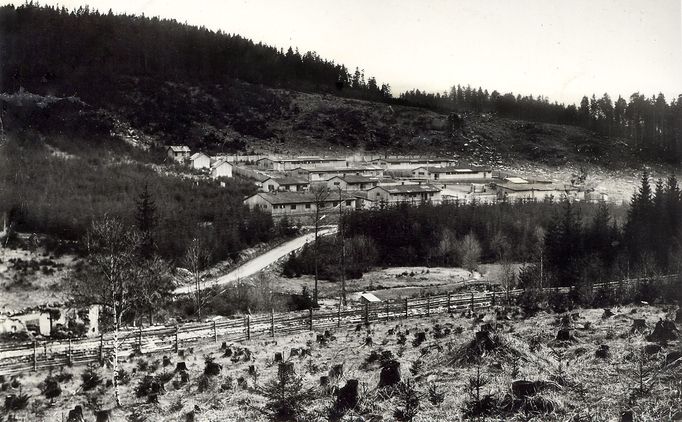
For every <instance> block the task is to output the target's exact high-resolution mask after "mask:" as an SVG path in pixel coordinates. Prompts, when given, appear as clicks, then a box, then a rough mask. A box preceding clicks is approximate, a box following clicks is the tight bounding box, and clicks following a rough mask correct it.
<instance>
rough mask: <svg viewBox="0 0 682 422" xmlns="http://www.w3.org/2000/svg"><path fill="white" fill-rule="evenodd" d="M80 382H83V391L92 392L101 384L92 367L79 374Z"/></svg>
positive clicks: (100, 378)
mask: <svg viewBox="0 0 682 422" xmlns="http://www.w3.org/2000/svg"><path fill="white" fill-rule="evenodd" d="M81 380H82V381H83V382H82V384H81V386H82V387H83V390H84V391H90V390H93V389H94V388H95V387H97V386H98V385H100V384H101V383H102V377H101V376H100V375H99V373H97V370H96V369H95V368H94V367H92V366H88V368H87V369H86V370H85V371H84V372H83V373H82V374H81Z"/></svg>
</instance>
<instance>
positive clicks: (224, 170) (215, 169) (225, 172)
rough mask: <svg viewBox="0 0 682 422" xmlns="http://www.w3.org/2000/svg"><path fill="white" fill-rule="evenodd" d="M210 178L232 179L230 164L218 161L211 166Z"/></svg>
mask: <svg viewBox="0 0 682 422" xmlns="http://www.w3.org/2000/svg"><path fill="white" fill-rule="evenodd" d="M211 177H212V178H214V179H217V178H219V177H232V164H230V163H228V162H227V161H222V160H218V161H216V162H215V163H213V164H211Z"/></svg>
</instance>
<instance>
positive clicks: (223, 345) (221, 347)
mask: <svg viewBox="0 0 682 422" xmlns="http://www.w3.org/2000/svg"><path fill="white" fill-rule="evenodd" d="M225 349H227V342H225V341H224V342H223V344H221V345H220V350H225Z"/></svg>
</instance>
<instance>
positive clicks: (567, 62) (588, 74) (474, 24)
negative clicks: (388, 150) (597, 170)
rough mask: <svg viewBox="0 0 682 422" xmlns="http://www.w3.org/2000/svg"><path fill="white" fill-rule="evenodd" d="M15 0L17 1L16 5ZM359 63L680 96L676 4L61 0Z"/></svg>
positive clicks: (407, 83) (403, 73)
mask: <svg viewBox="0 0 682 422" xmlns="http://www.w3.org/2000/svg"><path fill="white" fill-rule="evenodd" d="M21 3H23V1H20V2H17V4H21ZM41 4H53V5H60V6H65V7H67V8H69V9H72V8H77V7H78V6H81V5H84V4H87V5H89V6H90V7H91V8H95V9H98V10H100V11H102V12H107V11H108V10H109V9H112V10H113V11H114V12H125V13H129V14H137V15H139V14H144V15H145V16H149V17H152V16H159V17H164V18H173V19H176V20H178V21H180V22H186V23H189V24H192V25H200V26H202V25H203V26H205V27H207V28H210V29H214V30H218V29H222V30H223V31H224V32H228V33H236V34H240V35H242V36H245V37H247V38H250V39H252V40H254V41H256V42H259V41H261V42H263V43H265V44H269V45H274V46H276V47H281V48H284V49H286V48H288V47H289V46H293V47H298V48H299V50H300V51H301V52H305V51H308V50H313V51H316V52H317V53H318V54H319V55H320V56H321V57H324V58H326V59H331V60H334V61H335V62H337V63H343V64H345V65H346V66H347V67H348V68H349V69H350V70H351V72H352V71H353V70H355V67H356V66H358V67H360V68H361V69H364V71H365V75H366V76H367V77H369V76H375V77H376V78H377V81H378V82H379V83H389V84H390V85H391V88H392V91H393V94H394V95H397V94H398V93H400V92H402V91H404V90H406V89H412V88H419V89H420V90H426V91H430V92H442V91H445V90H448V89H449V88H450V87H451V86H452V85H455V84H462V85H467V84H470V85H471V86H474V87H478V86H481V87H483V88H484V89H488V90H490V91H492V90H493V89H496V90H498V91H499V92H501V93H506V92H510V91H511V92H514V93H516V94H519V93H520V94H524V95H526V94H533V95H535V96H537V95H543V96H545V97H548V98H549V99H550V100H552V101H559V102H565V103H578V102H579V101H580V98H581V97H582V95H585V94H587V95H591V94H592V93H595V94H597V96H601V94H603V93H605V92H607V93H609V94H610V95H611V97H612V98H614V99H615V98H617V97H618V95H622V96H623V97H629V96H630V94H632V93H633V92H640V93H643V94H645V95H648V96H650V95H653V94H657V93H658V92H662V93H663V94H664V95H665V96H666V99H668V100H670V99H672V98H676V97H677V96H678V95H679V94H682V0H655V1H642V0H571V1H567V0H450V1H446V0H345V1H339V0H335V1H332V0H193V1H186V0H143V1H139V0H138V1H135V0H61V1H55V2H52V1H41Z"/></svg>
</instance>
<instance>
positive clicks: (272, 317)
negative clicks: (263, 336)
mask: <svg viewBox="0 0 682 422" xmlns="http://www.w3.org/2000/svg"><path fill="white" fill-rule="evenodd" d="M274 336H275V309H274V308H270V337H274Z"/></svg>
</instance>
